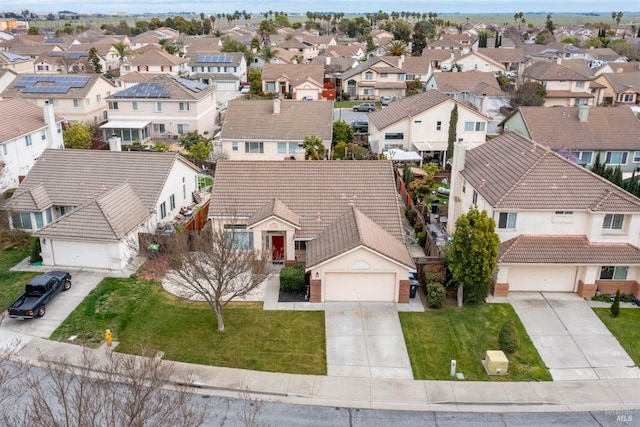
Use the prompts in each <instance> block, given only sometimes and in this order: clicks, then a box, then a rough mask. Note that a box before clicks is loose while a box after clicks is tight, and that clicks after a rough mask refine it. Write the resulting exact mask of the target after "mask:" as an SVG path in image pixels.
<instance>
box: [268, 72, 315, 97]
mask: <svg viewBox="0 0 640 427" xmlns="http://www.w3.org/2000/svg"><path fill="white" fill-rule="evenodd" d="M323 84H324V65H308V64H264V68H263V69H262V91H263V92H264V93H273V94H277V95H279V96H282V97H286V98H290V99H298V100H302V99H307V98H308V99H311V100H314V101H316V100H319V99H322V88H323ZM305 97H306V98H305Z"/></svg>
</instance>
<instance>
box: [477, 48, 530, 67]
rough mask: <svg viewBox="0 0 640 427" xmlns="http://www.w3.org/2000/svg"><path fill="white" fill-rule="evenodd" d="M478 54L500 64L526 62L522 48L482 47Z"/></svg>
mask: <svg viewBox="0 0 640 427" xmlns="http://www.w3.org/2000/svg"><path fill="white" fill-rule="evenodd" d="M478 53H480V54H482V55H484V56H486V57H489V58H491V59H493V60H494V61H498V62H501V63H503V62H524V61H525V57H524V52H523V51H522V49H521V48H514V49H501V48H497V47H481V48H478Z"/></svg>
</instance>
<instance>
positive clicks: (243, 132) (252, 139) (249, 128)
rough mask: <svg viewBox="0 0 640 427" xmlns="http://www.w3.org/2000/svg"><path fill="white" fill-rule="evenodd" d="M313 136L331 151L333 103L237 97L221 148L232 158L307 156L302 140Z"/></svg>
mask: <svg viewBox="0 0 640 427" xmlns="http://www.w3.org/2000/svg"><path fill="white" fill-rule="evenodd" d="M249 124H250V125H249ZM310 135H314V136H317V137H318V138H320V140H321V141H322V142H323V144H324V147H325V149H326V151H327V153H328V152H329V151H330V149H331V141H332V138H333V102H328V101H318V102H304V101H292V100H286V99H285V100H280V99H274V100H245V99H234V100H232V101H229V104H228V107H227V113H226V114H225V117H224V120H223V122H222V129H221V130H220V137H219V141H218V149H219V150H222V152H223V153H225V155H226V156H227V158H229V159H231V160H285V159H291V158H298V157H301V158H302V159H304V150H303V149H302V142H303V141H304V139H305V137H307V136H310Z"/></svg>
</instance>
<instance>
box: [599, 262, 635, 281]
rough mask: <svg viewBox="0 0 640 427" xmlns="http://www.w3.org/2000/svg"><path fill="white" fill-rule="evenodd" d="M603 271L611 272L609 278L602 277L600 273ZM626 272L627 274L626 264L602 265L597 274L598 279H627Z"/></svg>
mask: <svg viewBox="0 0 640 427" xmlns="http://www.w3.org/2000/svg"><path fill="white" fill-rule="evenodd" d="M605 272H611V278H608V277H602V274H603V273H605ZM628 274H629V267H627V266H622V265H603V266H602V267H600V274H599V275H598V280H627V277H628ZM607 275H608V274H607ZM616 276H617V277H616Z"/></svg>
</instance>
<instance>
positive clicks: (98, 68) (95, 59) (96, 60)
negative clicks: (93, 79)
mask: <svg viewBox="0 0 640 427" xmlns="http://www.w3.org/2000/svg"><path fill="white" fill-rule="evenodd" d="M89 63H91V66H92V67H93V72H94V73H96V74H102V64H100V57H99V56H98V51H97V50H96V48H95V47H92V48H91V49H89Z"/></svg>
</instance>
